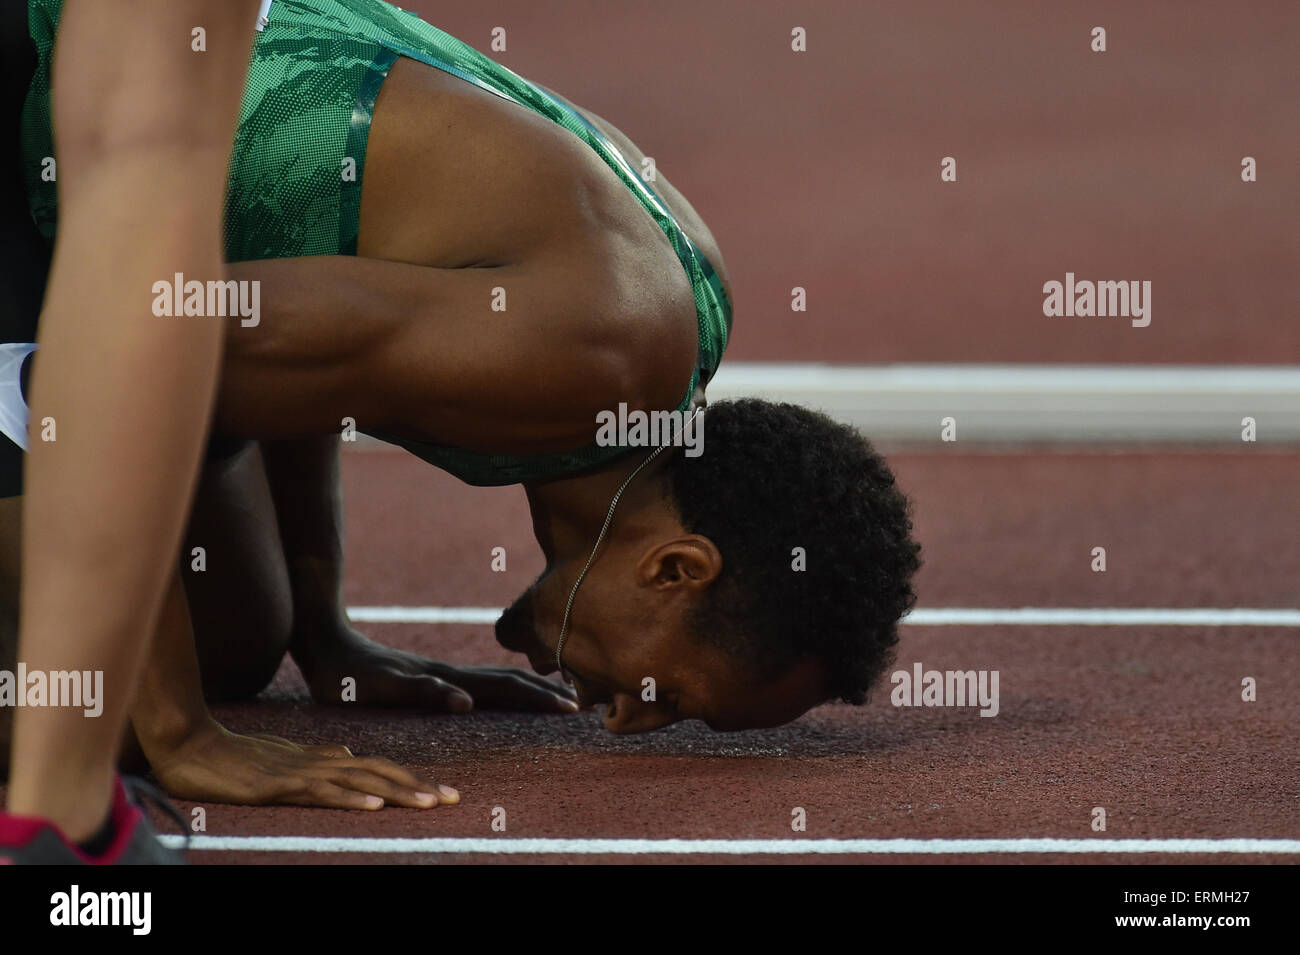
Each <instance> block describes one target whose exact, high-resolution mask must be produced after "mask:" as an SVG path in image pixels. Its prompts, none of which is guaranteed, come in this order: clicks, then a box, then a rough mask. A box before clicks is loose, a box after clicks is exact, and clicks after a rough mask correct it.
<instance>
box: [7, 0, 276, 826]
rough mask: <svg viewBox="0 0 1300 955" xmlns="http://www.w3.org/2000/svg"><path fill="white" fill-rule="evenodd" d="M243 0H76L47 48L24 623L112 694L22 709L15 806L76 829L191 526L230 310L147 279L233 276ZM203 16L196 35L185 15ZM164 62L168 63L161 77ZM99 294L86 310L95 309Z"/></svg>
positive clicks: (58, 658) (107, 766)
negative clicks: (96, 700) (56, 203)
mask: <svg viewBox="0 0 1300 955" xmlns="http://www.w3.org/2000/svg"><path fill="white" fill-rule="evenodd" d="M256 6H257V5H256V3H253V2H251V0H241V2H237V3H236V2H229V0H220V2H217V0H202V2H200V0H171V2H169V3H165V4H160V3H148V2H144V0H129V2H118V3H112V4H105V3H95V2H90V0H69V2H68V3H67V5H66V7H65V9H64V11H63V19H62V25H61V36H60V38H59V41H58V50H57V52H56V54H55V66H54V85H55V88H56V89H58V90H60V93H59V95H58V96H56V97H55V100H54V107H55V119H54V122H55V137H56V139H57V140H58V142H59V148H60V156H59V167H58V175H59V199H60V210H59V212H60V223H59V229H60V234H59V238H58V243H57V245H56V248H55V254H54V265H53V269H52V272H51V280H50V288H49V292H48V293H47V295H46V300H45V311H44V313H43V315H42V319H41V332H40V340H41V344H42V351H41V352H40V353H39V357H38V358H37V359H36V366H35V370H34V373H33V382H32V390H31V394H30V395H29V404H30V406H31V411H32V420H33V421H36V422H40V421H43V420H44V419H46V418H47V417H48V418H52V419H54V420H55V421H56V422H57V428H58V431H57V434H58V440H56V441H52V442H48V443H46V442H43V441H37V442H34V443H33V446H32V452H31V454H30V455H29V456H28V459H27V462H26V475H27V482H26V483H27V494H26V496H25V498H24V523H25V526H26V528H27V534H26V535H25V543H24V554H23V570H24V573H23V584H22V588H23V590H22V605H23V619H22V633H21V637H20V647H19V652H20V656H21V657H22V659H23V660H24V661H25V662H26V663H27V665H28V666H29V667H30V668H32V669H34V670H65V669H89V670H99V671H102V672H103V674H104V702H103V711H102V713H101V715H100V717H99V718H98V719H93V720H92V719H87V718H85V717H84V716H83V715H82V714H81V712H80V711H79V710H76V709H73V708H65V707H24V708H22V709H20V710H19V711H18V714H17V717H16V722H15V725H14V736H13V747H12V752H11V756H10V758H11V776H10V787H9V797H8V798H9V809H10V811H11V812H13V813H15V814H18V815H36V816H43V817H45V818H46V819H49V820H50V821H51V822H53V823H54V824H55V825H56V826H58V828H59V829H61V830H62V831H63V833H64V834H65V835H66V836H67V837H68V838H71V839H85V838H87V837H88V836H90V835H91V834H93V833H94V832H95V831H96V830H97V829H98V828H99V827H100V826H101V825H102V823H103V821H104V819H105V818H106V816H107V814H108V809H109V804H110V799H111V794H112V787H113V775H114V773H115V771H116V763H117V756H118V752H119V748H120V741H121V736H122V732H123V729H124V728H125V726H126V722H127V718H128V713H129V710H130V708H131V706H132V703H133V698H134V694H135V690H136V686H137V684H138V681H139V677H140V673H141V672H142V667H143V665H144V662H145V658H146V654H147V652H148V646H149V640H150V638H151V636H152V634H153V631H154V627H155V625H156V623H157V620H158V616H159V613H160V611H161V609H162V600H163V596H164V591H165V588H166V585H167V583H168V581H169V579H170V576H171V574H172V561H173V560H174V555H175V553H176V547H177V545H178V544H179V543H180V538H181V533H182V531H183V529H184V526H185V519H186V513H187V511H188V508H189V505H190V503H191V499H192V494H193V488H194V483H195V479H196V477H197V473H198V468H199V459H200V453H201V449H202V446H203V435H204V432H205V429H206V425H207V422H208V419H209V417H210V413H211V407H212V398H213V395H214V393H215V386H216V375H217V366H218V362H219V357H220V345H221V332H222V325H221V323H220V322H218V321H215V320H213V319H197V320H193V321H188V320H185V321H172V322H166V321H162V320H159V319H158V318H157V317H156V316H153V315H152V314H150V311H149V302H150V300H151V299H150V294H149V293H150V290H151V289H152V288H153V285H154V283H155V282H156V281H159V280H160V279H163V278H164V277H166V276H169V275H173V274H175V273H177V272H180V273H183V274H186V275H188V276H192V277H200V278H201V279H215V278H220V277H221V276H222V275H223V271H224V270H223V266H222V261H221V260H222V255H221V242H220V223H221V213H222V201H223V198H224V184H225V179H226V169H227V164H228V161H229V156H230V143H231V137H232V135H233V132H234V126H235V119H236V116H237V114H238V108H239V99H240V93H241V90H242V88H243V78H244V71H245V69H246V67H247V63H248V56H249V51H250V49H251V46H252V41H253V31H252V29H251V24H252V17H253V16H254V14H255V11H256ZM196 26H203V27H204V28H205V30H206V37H207V46H206V52H204V53H203V54H202V55H201V56H198V55H196V54H195V52H194V51H193V49H192V48H191V46H190V37H191V31H192V30H193V29H194V28H195V27H196ZM160 77H162V78H163V79H162V81H160ZM88 310H90V313H89V314H87V311H88Z"/></svg>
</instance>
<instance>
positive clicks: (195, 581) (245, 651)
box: [181, 443, 294, 701]
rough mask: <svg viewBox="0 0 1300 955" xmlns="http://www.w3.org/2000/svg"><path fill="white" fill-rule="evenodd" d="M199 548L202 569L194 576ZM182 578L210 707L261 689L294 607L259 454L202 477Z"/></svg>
mask: <svg viewBox="0 0 1300 955" xmlns="http://www.w3.org/2000/svg"><path fill="white" fill-rule="evenodd" d="M195 548H202V549H203V553H202V560H203V562H204V565H205V569H204V570H196V569H195V567H196V561H197V560H198V558H197V557H196V555H195ZM181 579H182V580H183V581H184V582H185V596H186V598H187V600H188V602H189V609H190V619H191V620H192V622H193V626H194V640H195V645H196V649H197V650H198V656H199V669H200V670H201V672H202V675H203V693H204V696H205V697H206V698H207V699H208V700H209V701H215V700H241V699H249V698H251V697H253V696H256V695H257V694H258V693H259V692H261V690H263V689H264V688H265V687H266V685H267V684H268V683H270V682H271V678H272V677H274V676H275V671H276V669H277V668H278V667H279V665H280V661H281V660H282V659H283V658H284V655H285V653H286V652H287V651H288V649H289V638H290V631H291V629H292V627H293V619H294V607H293V599H292V597H291V595H290V591H289V575H288V571H287V570H286V568H285V560H284V550H283V547H282V546H281V543H280V534H279V531H278V529H277V527H276V514H275V507H274V505H273V504H272V502H271V493H270V490H269V489H268V487H267V482H266V470H265V468H264V466H263V463H262V452H261V448H260V447H259V446H258V445H257V444H254V443H250V444H248V445H247V446H246V447H245V448H244V449H243V450H242V451H239V452H238V453H237V454H235V455H234V456H233V457H229V458H226V459H225V460H221V461H216V462H213V463H210V464H209V465H208V466H207V467H206V468H205V470H204V473H203V477H202V480H201V481H200V483H199V490H198V493H197V495H196V496H195V500H194V511H193V514H192V515H191V518H190V524H189V529H188V531H187V532H186V534H185V543H184V546H183V547H182V550H181Z"/></svg>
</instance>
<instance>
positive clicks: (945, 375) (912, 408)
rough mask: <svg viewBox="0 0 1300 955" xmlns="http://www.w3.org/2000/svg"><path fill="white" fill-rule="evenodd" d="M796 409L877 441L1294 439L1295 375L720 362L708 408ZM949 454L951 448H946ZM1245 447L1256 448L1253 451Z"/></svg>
mask: <svg viewBox="0 0 1300 955" xmlns="http://www.w3.org/2000/svg"><path fill="white" fill-rule="evenodd" d="M741 396H753V397H758V398H767V399H769V400H774V401H793V402H796V403H798V404H802V405H807V406H809V407H812V408H820V409H822V410H824V411H825V412H826V413H827V414H829V415H831V416H832V417H834V418H838V419H840V420H842V421H846V422H848V423H850V424H853V425H856V426H857V427H859V428H861V429H863V430H864V431H865V432H866V433H867V434H868V435H869V436H870V437H872V438H873V439H877V440H879V439H896V440H907V441H923V442H927V443H933V444H935V445H939V444H940V443H941V442H940V440H939V437H940V428H941V427H942V425H941V420H942V419H943V418H945V417H947V416H952V417H954V418H956V420H957V421H958V422H959V423H960V425H959V426H960V428H961V431H960V434H961V441H962V445H968V444H970V443H971V442H978V441H1029V440H1033V441H1051V442H1074V441H1135V442H1145V441H1209V442H1215V443H1219V444H1229V445H1232V446H1234V447H1235V448H1236V449H1238V450H1241V448H1242V443H1241V429H1242V427H1243V425H1242V418H1243V417H1244V416H1250V417H1252V418H1254V419H1255V421H1256V422H1257V423H1258V428H1259V430H1258V439H1257V440H1258V441H1261V442H1295V441H1296V440H1300V415H1297V414H1296V413H1295V409H1296V408H1297V407H1300V368H1295V367H1292V366H1286V365H1242V366H1211V365H1031V364H1016V365H981V364H967V363H958V364H900V365H830V364H819V363H804V364H798V363H796V364H769V363H761V362H723V363H722V367H721V368H720V369H719V370H718V373H717V375H716V376H715V377H714V378H713V380H712V381H711V382H710V383H709V398H710V399H711V400H713V401H718V400H721V399H723V398H734V397H741ZM945 447H951V445H948V446H945ZM1252 447H1253V445H1252Z"/></svg>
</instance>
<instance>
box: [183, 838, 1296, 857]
mask: <svg viewBox="0 0 1300 955" xmlns="http://www.w3.org/2000/svg"><path fill="white" fill-rule="evenodd" d="M163 841H164V842H165V843H166V844H167V845H168V846H170V847H172V848H176V849H179V848H181V847H182V846H183V845H184V837H183V836H163ZM189 847H190V848H191V849H196V850H201V851H216V852H329V853H367V854H384V855H390V854H399V853H429V854H432V853H438V854H457V855H473V854H493V855H655V854H665V855H947V854H966V855H999V854H1004V853H1016V854H1023V853H1049V854H1050V853H1071V854H1076V855H1082V854H1087V855H1098V854H1102V853H1124V854H1142V853H1161V852H1164V853H1176V854H1187V853H1204V854H1216V855H1217V854H1242V853H1265V854H1270V855H1278V854H1281V855H1290V854H1300V839H458V838H429V839H412V838H390V839H380V838H366V837H356V836H349V837H343V836H194V837H193V838H192V839H191V840H190V844H189Z"/></svg>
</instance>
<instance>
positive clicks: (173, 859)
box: [0, 776, 185, 865]
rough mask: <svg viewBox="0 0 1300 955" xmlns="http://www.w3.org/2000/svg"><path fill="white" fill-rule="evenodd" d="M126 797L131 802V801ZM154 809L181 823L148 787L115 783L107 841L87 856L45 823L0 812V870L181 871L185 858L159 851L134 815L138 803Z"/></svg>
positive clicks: (151, 830) (143, 819)
mask: <svg viewBox="0 0 1300 955" xmlns="http://www.w3.org/2000/svg"><path fill="white" fill-rule="evenodd" d="M132 796H134V797H136V798H135V799H134V800H133V799H132V798H131V797H132ZM141 796H145V797H148V798H150V799H151V800H152V801H154V802H156V803H158V805H160V806H161V807H162V808H163V809H164V810H166V811H167V812H168V814H169V815H171V816H172V818H174V819H176V820H177V821H178V822H180V823H181V827H182V828H184V822H183V821H182V820H181V819H180V816H179V815H178V814H177V813H176V810H175V809H173V808H172V807H171V806H170V805H168V804H167V802H166V800H165V799H164V798H163V797H162V796H161V794H159V793H158V792H157V791H156V790H154V789H153V787H152V786H149V785H148V784H147V783H144V782H143V781H141V780H136V779H132V780H130V790H129V792H128V788H127V781H126V780H123V779H122V777H120V776H119V777H118V779H117V785H116V788H115V789H114V791H113V808H112V811H111V819H112V821H113V832H114V835H113V841H112V842H111V843H110V844H109V846H108V848H107V849H105V850H104V851H103V852H102V853H100V854H99V855H95V856H91V855H87V854H86V853H85V852H84V851H82V849H81V848H79V847H78V846H77V844H76V843H74V842H72V841H70V840H69V839H68V838H67V837H66V836H64V835H63V833H61V832H59V830H58V829H57V828H55V826H54V824H53V823H51V822H50V821H49V820H46V819H41V818H38V817H35V816H14V815H11V814H9V813H7V812H3V811H0V865H185V857H184V856H183V855H182V854H181V853H179V852H177V851H176V850H175V849H169V848H167V847H166V846H165V845H163V843H162V841H161V840H160V839H159V838H158V833H157V832H155V831H154V828H153V826H152V825H150V824H149V819H148V817H147V816H145V814H144V813H143V812H142V811H141V810H140V807H139V805H138V803H139V801H140V797H141Z"/></svg>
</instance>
